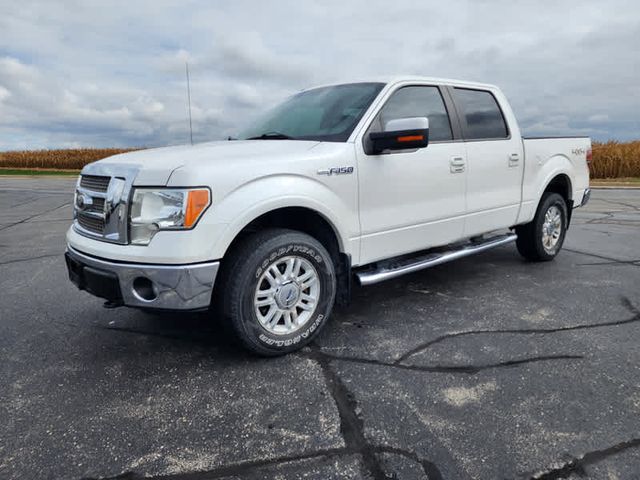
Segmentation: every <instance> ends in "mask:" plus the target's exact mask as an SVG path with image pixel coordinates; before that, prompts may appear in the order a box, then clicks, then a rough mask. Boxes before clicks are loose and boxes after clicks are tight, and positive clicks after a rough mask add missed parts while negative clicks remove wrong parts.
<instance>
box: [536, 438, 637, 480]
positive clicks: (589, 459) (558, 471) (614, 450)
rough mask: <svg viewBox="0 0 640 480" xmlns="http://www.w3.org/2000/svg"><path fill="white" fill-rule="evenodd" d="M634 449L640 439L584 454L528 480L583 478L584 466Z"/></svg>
mask: <svg viewBox="0 0 640 480" xmlns="http://www.w3.org/2000/svg"><path fill="white" fill-rule="evenodd" d="M636 447H640V438H634V439H631V440H628V441H626V442H621V443H618V444H616V445H613V446H612V447H609V448H605V449H603V450H594V451H592V452H588V453H585V454H584V455H583V456H581V457H580V458H575V459H573V460H571V461H570V462H566V463H565V464H564V465H562V466H561V467H557V468H554V469H551V470H547V471H545V472H540V473H537V474H534V475H532V476H531V477H529V478H530V480H559V479H562V478H570V477H571V476H572V475H573V474H575V475H578V476H585V475H586V474H587V472H586V470H585V467H586V466H588V465H593V464H595V463H598V462H601V461H602V460H605V459H606V458H607V457H610V456H613V455H616V454H618V453H621V452H624V451H625V450H628V449H630V448H636Z"/></svg>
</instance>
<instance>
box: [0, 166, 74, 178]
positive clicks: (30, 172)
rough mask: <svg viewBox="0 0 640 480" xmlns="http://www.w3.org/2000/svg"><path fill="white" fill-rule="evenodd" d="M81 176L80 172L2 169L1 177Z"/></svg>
mask: <svg viewBox="0 0 640 480" xmlns="http://www.w3.org/2000/svg"><path fill="white" fill-rule="evenodd" d="M79 174H80V170H39V169H30V168H2V167H0V175H49V176H65V177H76V176H78V175H79Z"/></svg>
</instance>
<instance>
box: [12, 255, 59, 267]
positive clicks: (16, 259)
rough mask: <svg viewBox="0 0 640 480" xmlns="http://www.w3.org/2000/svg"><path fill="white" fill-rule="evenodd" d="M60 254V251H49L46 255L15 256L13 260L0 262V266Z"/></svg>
mask: <svg viewBox="0 0 640 480" xmlns="http://www.w3.org/2000/svg"><path fill="white" fill-rule="evenodd" d="M61 255H62V254H60V253H49V254H47V255H39V256H37V257H27V258H15V259H13V260H7V261H6V262H0V266H2V265H10V264H12V263H20V262H29V261H31V260H40V259H43V258H51V257H59V256H61Z"/></svg>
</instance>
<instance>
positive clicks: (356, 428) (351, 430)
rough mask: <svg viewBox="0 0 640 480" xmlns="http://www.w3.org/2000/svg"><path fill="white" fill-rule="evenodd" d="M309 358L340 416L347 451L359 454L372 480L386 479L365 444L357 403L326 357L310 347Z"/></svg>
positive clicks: (376, 459)
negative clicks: (313, 361) (314, 364)
mask: <svg viewBox="0 0 640 480" xmlns="http://www.w3.org/2000/svg"><path fill="white" fill-rule="evenodd" d="M309 356H310V357H311V358H312V359H314V360H315V361H316V362H317V363H318V365H320V368H321V370H322V373H323V375H324V378H325V382H326V383H327V387H328V389H329V392H330V393H331V396H332V397H333V400H334V402H335V404H336V408H337V409H338V414H339V416H340V432H341V433H342V438H343V439H344V443H345V445H346V448H347V450H350V451H355V452H358V453H360V455H361V456H362V461H363V463H364V466H365V468H366V469H367V470H368V471H369V473H370V474H371V476H372V477H373V479H374V480H384V479H386V478H387V476H386V474H385V473H384V470H383V468H382V465H381V463H380V460H379V459H378V457H377V456H376V455H375V451H374V448H373V446H372V445H370V444H369V443H368V442H367V439H366V437H365V434H364V424H363V422H362V419H361V418H360V417H359V416H358V414H357V413H356V408H357V403H356V400H355V399H354V397H353V395H352V394H351V392H349V390H348V389H347V387H346V385H345V384H344V382H343V381H342V379H341V378H340V376H339V375H338V374H337V373H336V372H335V370H334V369H333V368H332V367H331V364H330V362H329V357H328V356H326V355H324V354H323V353H322V352H320V351H319V350H318V349H317V348H315V347H311V355H309Z"/></svg>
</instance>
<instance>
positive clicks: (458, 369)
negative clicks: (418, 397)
mask: <svg viewBox="0 0 640 480" xmlns="http://www.w3.org/2000/svg"><path fill="white" fill-rule="evenodd" d="M322 355H323V356H325V357H328V358H330V359H332V360H339V361H343V362H349V363H359V364H364V365H377V366H381V367H392V368H398V369H401V370H410V371H415V372H429V373H463V374H467V375H475V374H477V373H479V372H481V371H483V370H492V369H495V368H506V367H515V366H518V365H525V364H527V363H537V362H548V361H553V360H582V359H583V358H584V356H583V355H543V356H538V357H528V358H520V359H515V360H507V361H504V362H497V363H488V364H484V365H406V364H402V363H397V362H383V361H381V360H374V359H369V358H358V357H347V356H344V357H343V356H340V355H331V354H327V353H322Z"/></svg>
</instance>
